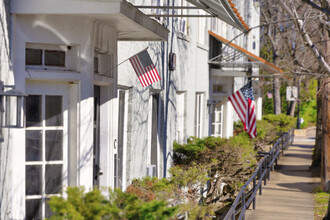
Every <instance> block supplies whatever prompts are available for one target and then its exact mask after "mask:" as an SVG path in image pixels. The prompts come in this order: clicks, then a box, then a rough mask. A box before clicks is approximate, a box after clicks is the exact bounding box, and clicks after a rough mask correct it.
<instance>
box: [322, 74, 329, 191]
mask: <svg viewBox="0 0 330 220" xmlns="http://www.w3.org/2000/svg"><path fill="white" fill-rule="evenodd" d="M324 81H325V84H323V91H322V112H323V117H322V153H323V155H322V166H321V185H322V188H323V190H324V191H326V192H328V191H329V189H330V188H329V187H330V186H329V180H330V146H329V144H330V100H329V98H328V97H329V95H330V80H329V78H326V79H325V80H324Z"/></svg>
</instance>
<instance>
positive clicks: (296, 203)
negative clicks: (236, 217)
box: [246, 136, 320, 220]
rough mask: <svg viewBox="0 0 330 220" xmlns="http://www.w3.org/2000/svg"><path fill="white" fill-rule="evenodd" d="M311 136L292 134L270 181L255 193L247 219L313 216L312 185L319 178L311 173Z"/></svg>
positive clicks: (309, 217)
mask: <svg viewBox="0 0 330 220" xmlns="http://www.w3.org/2000/svg"><path fill="white" fill-rule="evenodd" d="M314 141H315V139H314V138H313V137H310V136H309V137H308V136H295V141H294V143H293V146H291V147H289V150H287V151H285V153H284V157H283V156H282V157H281V158H280V160H279V162H278V166H277V167H276V169H275V172H271V174H270V181H268V182H267V185H266V186H264V187H263V189H262V190H263V191H262V195H261V196H260V195H259V194H258V196H257V203H256V209H255V210H248V211H247V212H246V219H248V220H258V219H261V220H282V219H285V220H292V219H297V220H298V219H299V220H304V219H306V220H307V219H308V220H313V219H314V214H313V195H312V193H311V192H312V189H313V186H317V185H319V184H320V179H319V178H313V177H311V172H310V171H309V166H310V165H311V163H312V159H311V158H312V154H313V146H314V143H315V142H314ZM251 207H252V206H251Z"/></svg>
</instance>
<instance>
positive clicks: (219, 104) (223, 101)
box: [214, 98, 227, 109]
mask: <svg viewBox="0 0 330 220" xmlns="http://www.w3.org/2000/svg"><path fill="white" fill-rule="evenodd" d="M226 101H227V98H225V99H224V100H222V101H221V102H219V103H218V104H216V105H215V106H214V109H216V108H218V107H219V106H221V105H223V104H224V103H225V102H226Z"/></svg>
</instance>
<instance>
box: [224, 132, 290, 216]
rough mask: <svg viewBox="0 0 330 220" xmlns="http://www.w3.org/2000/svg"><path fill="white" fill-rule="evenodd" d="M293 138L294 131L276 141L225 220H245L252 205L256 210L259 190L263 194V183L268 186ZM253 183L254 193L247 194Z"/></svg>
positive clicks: (239, 194)
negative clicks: (271, 175)
mask: <svg viewBox="0 0 330 220" xmlns="http://www.w3.org/2000/svg"><path fill="white" fill-rule="evenodd" d="M293 137H294V129H291V130H289V131H288V132H287V133H285V134H284V135H283V136H281V137H280V138H279V139H278V140H277V141H276V143H275V144H274V146H273V148H272V149H271V150H270V151H269V152H268V153H267V154H264V157H263V159H262V160H261V161H260V162H259V163H258V167H257V168H256V170H255V171H254V173H253V174H252V176H251V177H250V179H249V180H248V181H247V182H246V183H245V184H244V186H243V187H242V188H241V190H240V191H239V193H238V195H237V197H236V199H235V200H234V202H233V204H232V205H231V207H230V209H229V211H228V212H227V214H226V216H225V217H224V220H229V219H231V220H235V219H236V217H237V216H238V219H239V220H241V219H245V211H246V209H247V208H248V207H249V206H250V204H251V203H253V209H255V208H256V196H257V192H258V190H259V195H261V194H262V181H264V185H266V184H267V178H268V180H269V179H270V171H274V163H276V164H277V160H278V159H279V157H280V154H282V155H283V153H284V150H286V149H287V148H288V147H289V146H290V145H292V142H293ZM257 180H258V183H257ZM252 181H253V189H252V190H251V191H252V192H251V191H249V192H247V193H246V192H245V191H246V188H247V186H248V185H249V184H250V183H251V182H252Z"/></svg>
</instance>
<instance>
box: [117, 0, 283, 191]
mask: <svg viewBox="0 0 330 220" xmlns="http://www.w3.org/2000/svg"><path fill="white" fill-rule="evenodd" d="M131 2H132V3H133V4H134V5H136V6H137V7H138V8H140V9H141V10H142V11H143V12H144V13H145V14H149V15H151V16H152V17H155V18H156V19H157V20H158V21H159V23H161V24H163V25H165V26H166V27H167V28H168V29H169V30H170V34H169V38H168V41H167V42H153V43H150V42H139V43H137V42H120V43H119V46H118V60H119V61H122V60H125V59H127V58H128V57H130V56H132V55H134V54H135V53H137V52H139V51H140V50H143V49H145V48H146V47H149V49H148V51H149V53H150V54H151V57H152V60H153V61H154V63H155V65H156V67H157V69H158V72H160V76H161V78H162V80H161V81H160V82H159V83H155V84H153V85H152V86H149V87H147V88H143V87H142V86H141V85H140V83H139V81H138V79H137V78H136V77H135V78H134V77H133V76H134V75H135V73H134V70H133V68H132V67H131V65H130V63H129V62H127V63H124V64H122V65H120V66H119V70H118V86H119V88H120V92H121V94H122V96H121V97H120V96H119V97H120V98H121V99H122V100H123V101H122V103H123V105H125V107H123V109H128V110H127V111H126V112H124V111H122V114H123V116H122V117H121V118H124V120H123V122H124V125H123V127H124V128H123V129H122V130H121V131H120V132H122V135H121V136H122V137H123V141H122V143H123V145H122V149H123V152H124V154H123V156H122V157H123V158H124V157H125V159H122V161H124V162H123V163H122V164H121V165H122V168H120V169H122V170H125V173H124V174H122V176H121V177H120V178H119V179H120V180H121V182H122V185H121V186H122V187H123V188H125V186H127V184H129V183H130V181H131V180H132V179H133V178H138V177H141V176H144V175H147V174H148V175H155V176H158V177H166V176H167V175H168V174H167V172H166V171H167V170H168V168H169V167H170V166H171V163H172V161H171V154H172V145H173V142H174V141H176V142H179V143H184V142H185V141H186V139H187V138H188V137H190V136H197V137H205V136H211V135H212V136H220V137H224V138H228V137H231V136H232V135H233V124H234V121H237V120H238V116H237V115H236V113H235V112H234V110H233V107H232V106H231V104H230V103H229V102H228V101H225V102H224V103H223V105H221V106H219V107H218V108H217V109H214V106H215V105H216V104H217V103H220V102H221V101H223V100H225V99H226V98H227V97H228V96H230V95H231V94H232V93H233V92H235V91H236V90H238V89H240V88H241V87H242V86H243V85H244V84H246V83H247V80H248V78H247V76H248V74H251V75H258V74H259V67H260V65H261V64H263V63H265V62H261V61H263V60H262V59H261V58H260V57H258V55H259V48H260V46H259V38H260V36H259V29H258V28H257V29H252V30H251V31H249V33H248V34H247V33H246V31H247V30H248V29H249V28H248V27H247V25H246V23H247V24H249V25H250V26H251V27H254V26H258V25H259V16H260V14H259V13H260V12H259V6H258V4H257V2H256V1H253V0H246V1H228V0H221V1H218V2H221V4H222V7H223V8H222V9H221V10H220V9H219V8H216V7H215V6H213V5H212V3H214V2H217V1H213V0H211V1H209V0H200V1H198V0H189V2H190V3H188V2H186V1H181V0H172V1H143V2H142V1H139V0H135V1H133V0H132V1H131ZM233 2H237V3H238V5H234V4H233ZM207 4H209V6H212V7H213V8H212V7H211V8H212V11H211V13H219V14H221V13H222V14H221V16H219V17H218V18H219V19H218V18H208V17H202V16H207V15H209V13H207V12H205V11H203V10H196V9H192V7H196V6H198V7H200V8H204V9H205V7H207ZM181 6H183V7H184V8H180V7H181ZM225 9H226V10H227V12H226V13H227V14H226V13H224V11H225ZM237 10H238V11H239V12H240V13H241V14H242V15H243V17H244V20H242V19H240V18H239V17H240V16H239V14H238V13H237V12H238V11H237ZM206 11H207V10H206ZM185 15H187V16H186V17H185ZM213 15H214V14H213ZM235 16H236V17H235ZM222 20H223V21H222ZM224 21H226V22H227V23H225V22H224ZM244 21H245V22H244ZM243 32H244V33H243ZM246 34H247V35H246ZM220 35H221V36H224V37H225V38H227V39H230V40H231V39H234V37H236V36H238V35H241V36H240V37H238V38H236V39H235V40H234V43H235V46H236V47H235V46H233V45H234V44H233V43H231V44H229V45H228V46H226V45H225V44H226V43H228V41H226V40H225V39H224V40H223V41H222V39H223V38H222V37H221V36H220ZM238 45H240V46H238ZM225 47H228V48H227V49H226V50H225V51H224V52H227V51H228V49H230V51H229V52H230V53H235V54H237V55H238V56H235V59H233V58H231V57H229V58H230V60H226V58H228V57H224V56H225V53H224V52H223V51H222V50H223V49H224V48H225ZM243 48H245V49H243ZM173 53H174V54H175V55H176V68H175V70H172V69H171V67H170V66H171V65H172V63H171V55H172V54H173ZM250 53H253V54H255V55H254V57H253V58H254V59H252V60H251V58H250ZM219 55H220V56H221V57H222V58H221V57H220V56H219ZM229 55H230V54H229ZM214 57H217V58H215V59H213V58H214ZM248 60H251V61H252V62H248ZM224 63H225V64H226V65H224ZM251 63H253V65H252V64H251ZM267 64H268V63H267ZM250 68H251V69H250ZM276 71H277V70H276ZM255 81H256V83H254V85H255V86H254V87H255V100H256V113H257V119H261V107H262V102H261V96H260V89H259V88H258V83H257V80H255ZM124 97H125V98H124ZM124 100H125V101H124ZM141 111H142V112H143V113H141Z"/></svg>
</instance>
